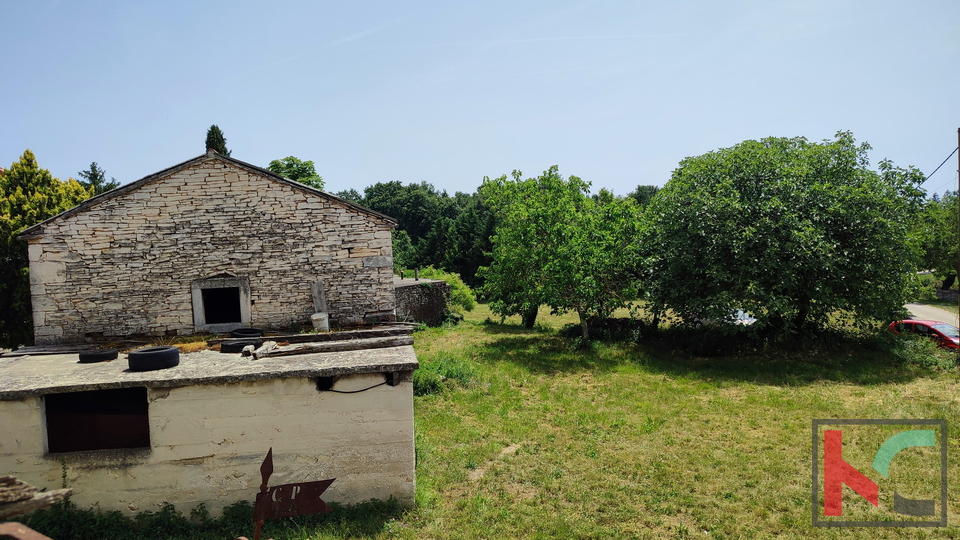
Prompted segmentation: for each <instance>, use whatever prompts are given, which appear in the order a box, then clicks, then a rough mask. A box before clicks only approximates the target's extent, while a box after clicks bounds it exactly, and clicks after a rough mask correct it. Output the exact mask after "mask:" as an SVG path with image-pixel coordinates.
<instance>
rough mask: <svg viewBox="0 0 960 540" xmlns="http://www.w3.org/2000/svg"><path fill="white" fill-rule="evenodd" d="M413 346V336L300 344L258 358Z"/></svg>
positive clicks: (272, 351) (274, 350) (266, 353)
mask: <svg viewBox="0 0 960 540" xmlns="http://www.w3.org/2000/svg"><path fill="white" fill-rule="evenodd" d="M404 345H413V336H398V337H385V338H376V339H355V340H349V341H335V342H327V343H301V344H297V345H287V346H284V347H276V348H274V349H272V350H270V351H267V352H265V353H264V354H263V355H261V356H259V358H269V357H274V356H294V355H298V354H316V353H327V352H341V351H357V350H363V349H384V348H387V347H402V346H404Z"/></svg>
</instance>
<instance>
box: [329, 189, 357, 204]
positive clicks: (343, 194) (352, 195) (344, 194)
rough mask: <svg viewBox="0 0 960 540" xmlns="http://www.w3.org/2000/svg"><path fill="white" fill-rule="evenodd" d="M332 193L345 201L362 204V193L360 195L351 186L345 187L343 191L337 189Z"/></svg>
mask: <svg viewBox="0 0 960 540" xmlns="http://www.w3.org/2000/svg"><path fill="white" fill-rule="evenodd" d="M334 195H336V196H337V197H340V198H341V199H343V200H345V201H350V202H355V203H357V204H363V195H361V194H360V192H359V191H357V190H355V189H353V188H350V189H345V190H343V191H338V192H336V193H334Z"/></svg>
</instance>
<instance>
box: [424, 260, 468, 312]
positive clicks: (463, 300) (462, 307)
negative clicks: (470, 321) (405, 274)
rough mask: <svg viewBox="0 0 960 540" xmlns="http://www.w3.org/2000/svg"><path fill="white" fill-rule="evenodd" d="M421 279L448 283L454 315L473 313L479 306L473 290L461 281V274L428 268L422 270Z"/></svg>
mask: <svg viewBox="0 0 960 540" xmlns="http://www.w3.org/2000/svg"><path fill="white" fill-rule="evenodd" d="M420 277H422V278H426V279H439V280H441V281H445V282H447V285H449V286H450V303H449V308H450V311H452V312H453V313H460V314H462V313H463V312H464V311H473V308H475V307H476V306H477V297H476V296H475V295H474V294H473V290H471V289H470V287H469V286H467V284H466V283H464V282H463V280H462V279H460V274H455V273H452V272H445V271H443V270H438V269H436V268H434V267H432V266H428V267H426V268H421V269H420Z"/></svg>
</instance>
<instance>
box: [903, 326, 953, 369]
mask: <svg viewBox="0 0 960 540" xmlns="http://www.w3.org/2000/svg"><path fill="white" fill-rule="evenodd" d="M891 336H892V337H889V338H887V339H890V340H891V341H892V342H893V343H892V344H891V345H890V353H891V354H892V355H893V357H894V358H895V359H897V360H898V361H900V362H902V363H903V364H904V365H907V366H914V367H918V368H922V369H933V370H939V371H947V370H951V369H953V368H955V367H956V366H957V353H956V351H953V350H947V349H941V348H939V347H937V345H936V343H934V342H933V340H931V339H930V338H928V337H923V336H918V335H916V334H900V335H893V334H891Z"/></svg>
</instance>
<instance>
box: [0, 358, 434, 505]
mask: <svg viewBox="0 0 960 540" xmlns="http://www.w3.org/2000/svg"><path fill="white" fill-rule="evenodd" d="M410 375H411V374H410V372H406V373H404V374H403V376H402V377H401V382H400V384H398V385H397V386H387V385H381V386H378V387H376V388H372V389H370V390H367V391H364V392H359V393H353V394H341V393H334V392H320V391H318V390H317V382H316V380H314V379H311V378H305V379H298V378H288V379H273V380H261V381H250V382H237V383H232V384H217V385H212V384H211V385H197V386H186V387H181V388H148V389H147V399H148V401H149V406H148V407H149V413H148V414H149V424H150V446H151V448H149V449H142V450H104V451H99V452H78V453H72V454H45V449H44V433H45V431H44V423H43V422H44V420H43V413H42V406H41V404H42V401H43V398H42V397H29V398H26V399H21V400H11V401H0V425H3V426H17V429H15V430H14V429H3V430H0V474H14V475H16V476H17V477H18V478H20V479H21V480H24V481H26V482H28V483H30V484H33V485H35V486H38V487H44V488H48V489H58V488H60V485H61V474H62V473H63V471H64V468H65V471H66V483H67V486H68V487H71V488H73V490H74V492H73V495H72V496H71V497H72V500H73V502H75V503H76V504H77V505H79V506H80V507H82V508H85V507H90V506H94V505H96V506H98V507H99V508H100V509H101V510H119V511H121V512H124V513H131V512H139V511H144V510H153V511H156V510H157V509H158V508H159V506H160V504H162V503H163V502H170V503H173V504H174V505H175V506H176V507H177V509H178V510H180V511H181V512H184V513H189V511H190V510H191V509H193V508H195V507H196V506H197V505H198V504H200V503H204V504H205V505H206V507H207V508H208V509H209V510H210V511H211V513H212V514H213V515H218V514H219V513H220V511H221V509H222V508H223V507H224V506H225V505H229V504H232V503H234V502H236V501H238V500H246V501H250V502H251V503H252V502H253V500H254V497H255V495H256V493H257V491H259V486H260V464H261V462H262V461H263V458H264V457H265V456H266V453H267V450H268V449H269V448H270V447H273V463H274V473H273V476H271V478H270V484H271V485H279V484H286V483H292V482H305V481H310V480H325V479H328V478H336V481H335V482H334V483H333V484H332V485H331V486H330V488H329V489H328V490H327V492H326V493H325V494H324V497H323V498H324V500H326V501H335V502H339V503H342V504H350V503H358V502H363V501H367V500H369V499H382V500H387V499H389V498H391V497H393V498H395V499H397V500H399V501H400V503H401V504H404V505H405V506H408V507H410V506H412V505H413V502H414V493H415V485H414V478H415V471H414V467H415V463H414V436H413V434H414V432H413V383H412V381H411V377H410ZM382 382H383V375H382V374H380V373H369V374H357V375H348V376H344V377H341V378H338V379H337V381H336V383H335V385H334V387H333V388H334V389H335V390H342V391H350V390H362V389H364V388H368V387H370V386H372V385H374V384H378V383H382ZM198 412H199V414H198ZM61 458H62V459H63V460H64V461H63V463H61Z"/></svg>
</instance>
